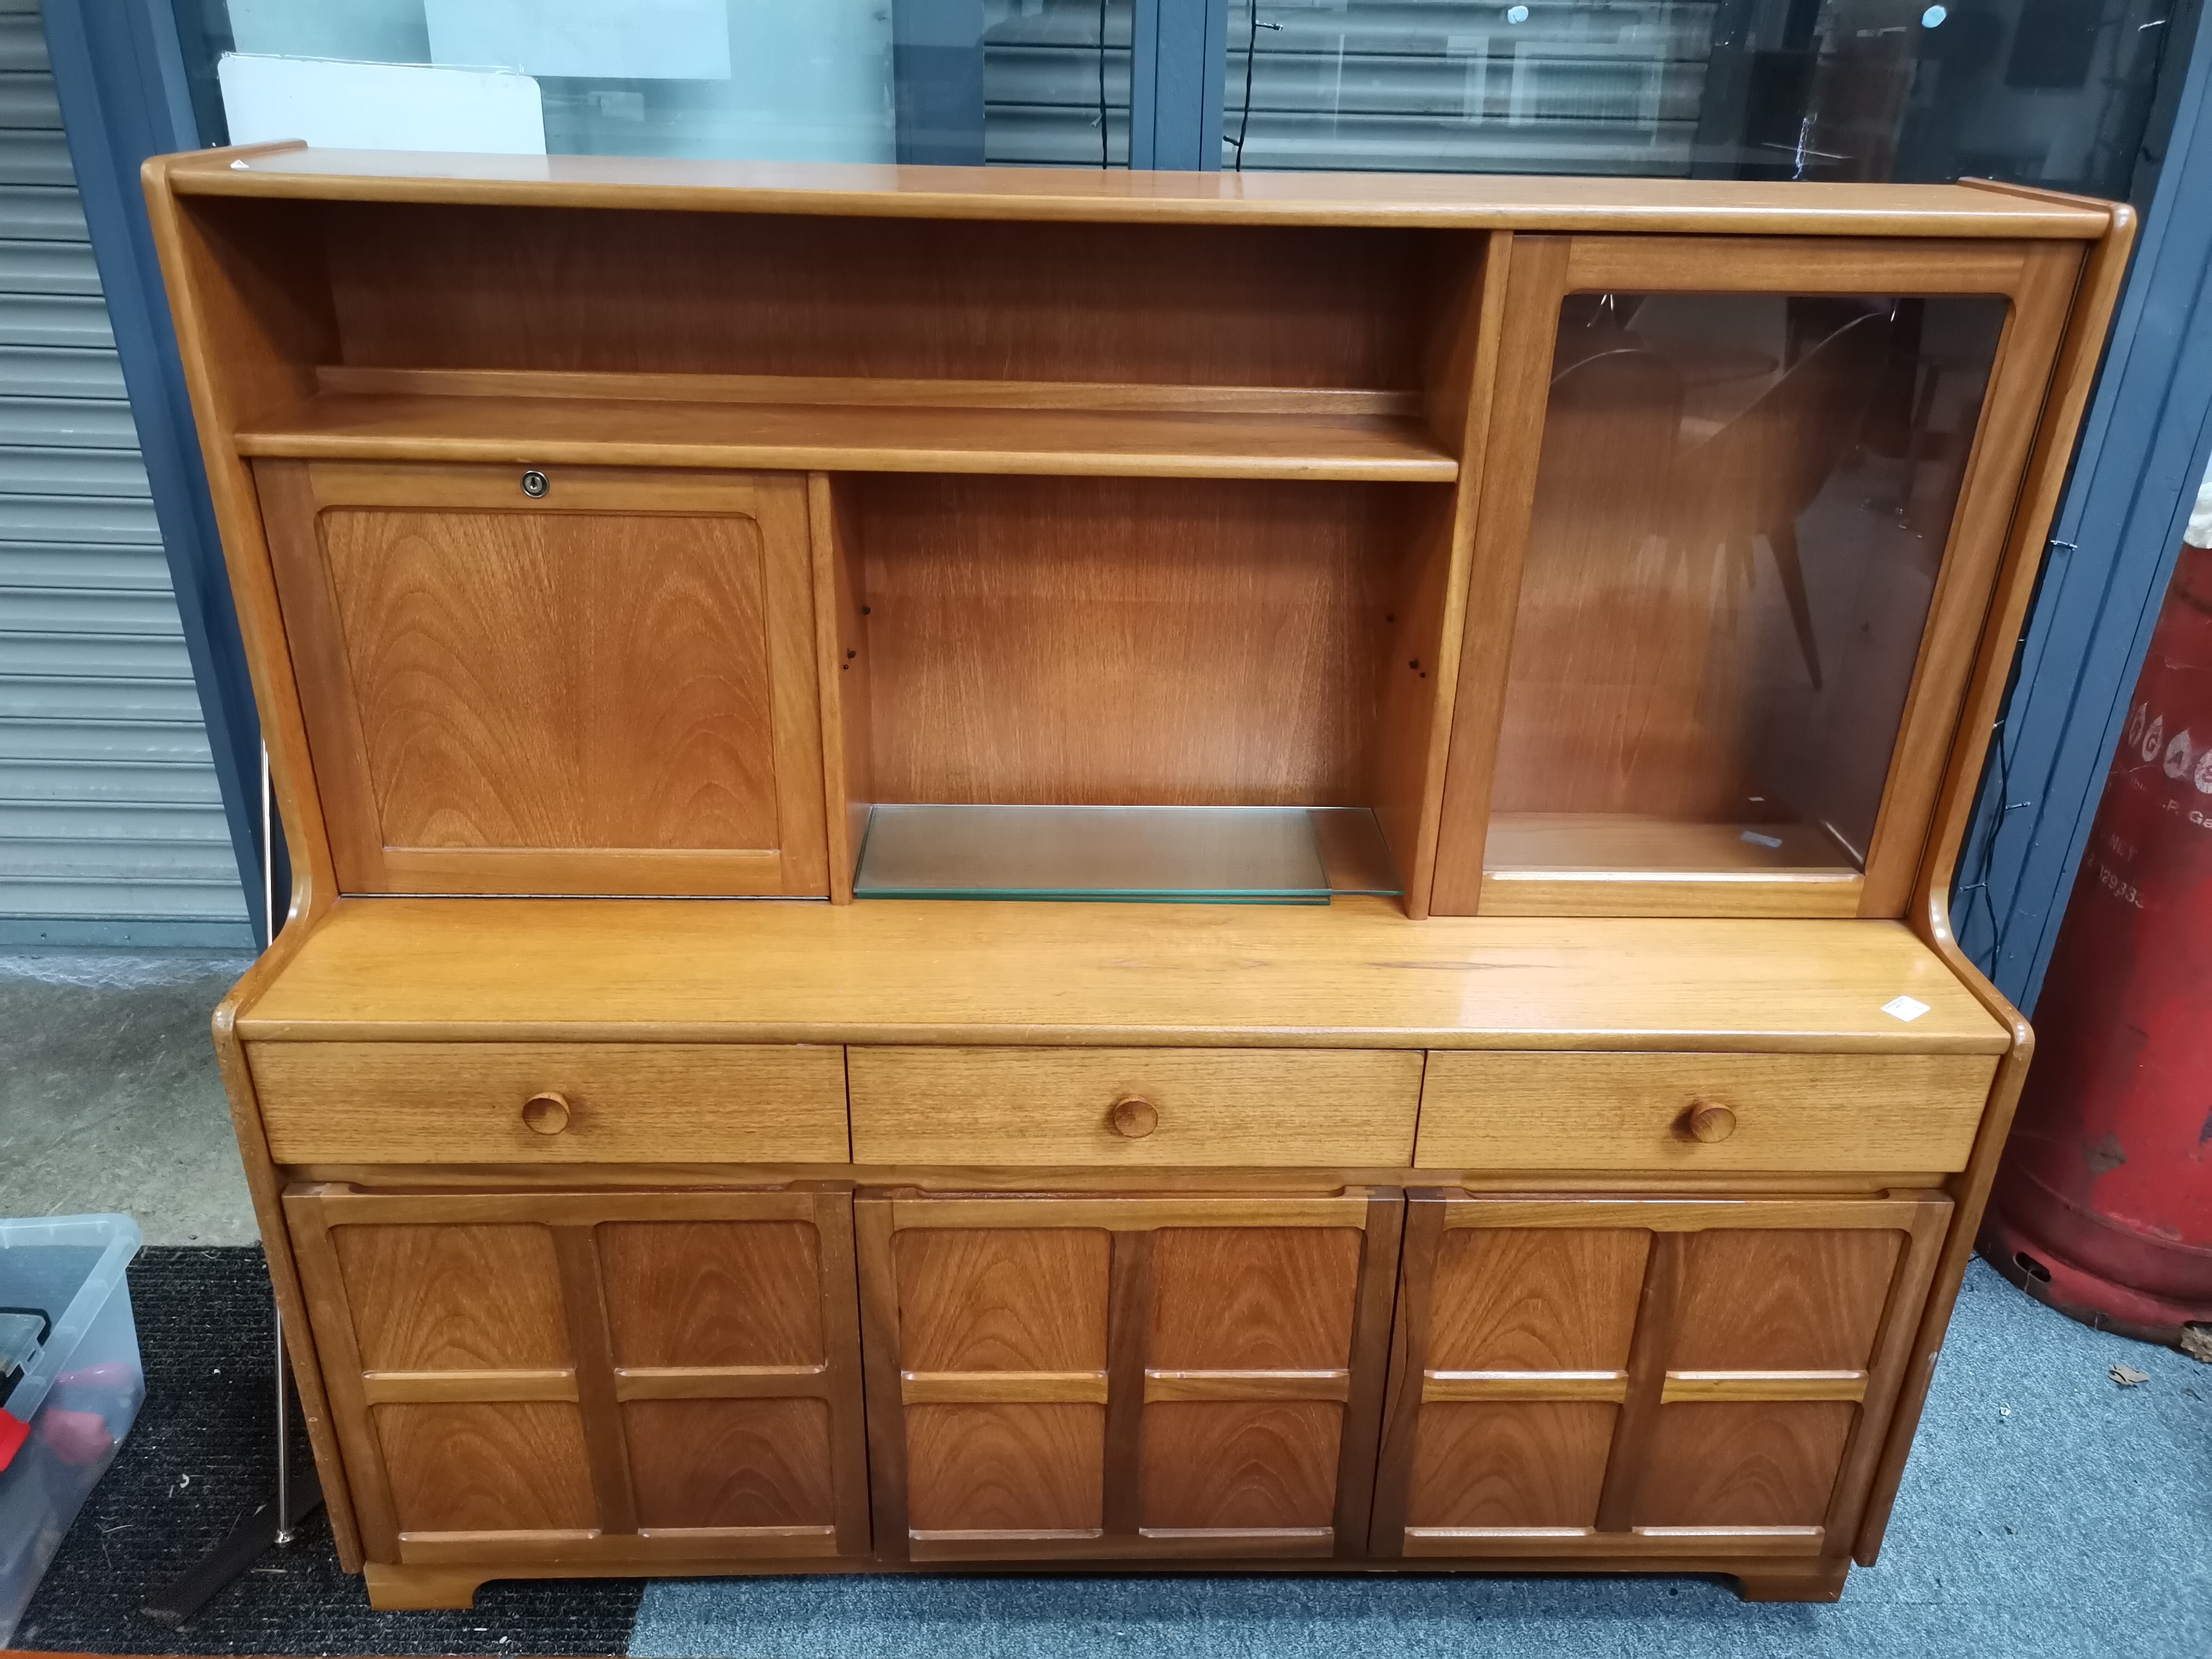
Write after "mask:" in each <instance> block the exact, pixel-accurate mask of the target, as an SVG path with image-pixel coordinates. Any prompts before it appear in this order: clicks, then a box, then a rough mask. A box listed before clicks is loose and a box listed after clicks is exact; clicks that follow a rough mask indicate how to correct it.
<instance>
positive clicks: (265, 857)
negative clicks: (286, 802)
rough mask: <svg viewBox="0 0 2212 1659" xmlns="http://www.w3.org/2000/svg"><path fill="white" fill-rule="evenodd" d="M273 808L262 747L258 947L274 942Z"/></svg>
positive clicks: (266, 752)
mask: <svg viewBox="0 0 2212 1659" xmlns="http://www.w3.org/2000/svg"><path fill="white" fill-rule="evenodd" d="M275 943H276V805H275V801H274V799H273V797H272V794H271V792H270V787H269V745H268V744H265V743H264V744H262V745H261V945H262V948H263V949H264V950H266V949H267V948H268V947H269V946H270V945H274V944H275Z"/></svg>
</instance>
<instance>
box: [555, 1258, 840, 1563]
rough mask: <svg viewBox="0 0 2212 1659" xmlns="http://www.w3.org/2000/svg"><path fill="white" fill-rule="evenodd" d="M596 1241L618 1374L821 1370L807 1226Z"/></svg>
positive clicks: (816, 1272)
mask: <svg viewBox="0 0 2212 1659" xmlns="http://www.w3.org/2000/svg"><path fill="white" fill-rule="evenodd" d="M598 1232H599V1262H600V1271H601V1273H602V1274H603V1275H604V1277H605V1285H606V1297H607V1315H608V1319H609V1322H610V1323H611V1328H612V1334H613V1358H614V1363H615V1364H617V1365H618V1366H621V1367H623V1368H624V1369H626V1370H635V1369H638V1368H641V1367H654V1368H667V1367H676V1366H696V1367H727V1366H768V1365H818V1364H821V1363H822V1361H823V1335H822V1308H821V1291H820V1284H821V1277H822V1264H821V1252H820V1249H819V1247H818V1246H817V1243H816V1233H815V1230H814V1229H813V1228H812V1227H811V1226H808V1225H806V1224H805V1223H804V1222H797V1221H659V1222H607V1223H604V1224H602V1225H600V1226H599V1229H598ZM824 1462H825V1464H826V1462H827V1459H826V1458H825V1459H824ZM700 1524H702V1525H704V1524H706V1523H705V1522H702V1523H700ZM731 1524H732V1525H735V1524H738V1523H736V1522H732V1523H731ZM746 1524H750V1523H746Z"/></svg>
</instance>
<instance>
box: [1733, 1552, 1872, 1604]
mask: <svg viewBox="0 0 2212 1659" xmlns="http://www.w3.org/2000/svg"><path fill="white" fill-rule="evenodd" d="M1850 1574H1851V1564H1850V1562H1848V1561H1838V1562H1837V1563H1836V1564H1835V1565H1833V1566H1829V1565H1825V1564H1824V1565H1821V1566H1820V1568H1818V1569H1817V1570H1815V1571H1812V1572H1740V1573H1738V1574H1736V1576H1735V1593H1736V1595H1739V1596H1740V1597H1741V1598H1742V1599H1743V1600H1744V1601H1842V1600H1843V1599H1844V1580H1845V1579H1846V1578H1848V1577H1850Z"/></svg>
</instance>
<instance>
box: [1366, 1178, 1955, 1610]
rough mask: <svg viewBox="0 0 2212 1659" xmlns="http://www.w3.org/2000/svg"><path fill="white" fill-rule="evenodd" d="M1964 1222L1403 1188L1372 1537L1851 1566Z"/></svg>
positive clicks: (1938, 1209) (1839, 1204)
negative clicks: (1926, 1321)
mask: <svg viewBox="0 0 2212 1659" xmlns="http://www.w3.org/2000/svg"><path fill="white" fill-rule="evenodd" d="M1950 1214H1951V1204H1950V1200H1948V1199H1947V1198H1944V1197H1942V1195H1940V1194H1918V1193H1914V1194H1902V1195H1899V1194H1893V1195H1890V1196H1887V1197H1882V1198H1866V1199H1782V1198H1776V1199H1711V1200H1706V1199H1613V1198H1592V1199H1533V1198H1474V1197H1469V1196H1467V1195H1466V1194H1461V1193H1458V1192H1455V1191H1434V1190H1431V1191H1417V1192H1414V1193H1413V1194H1408V1196H1407V1221H1406V1245H1405V1250H1404V1258H1403V1261H1404V1265H1403V1268H1402V1272H1401V1282H1400V1287H1399V1294H1398V1305H1397V1319H1396V1329H1395V1333H1394V1336H1393V1344H1392V1351H1391V1365H1390V1397H1389V1407H1388V1410H1387V1414H1386V1419H1385V1427H1384V1431H1383V1449H1382V1455H1381V1462H1380V1470H1379V1474H1378V1476H1377V1480H1376V1497H1375V1509H1374V1528H1375V1532H1374V1553H1376V1555H1377V1556H1386V1557H1388V1556H1410V1555H1423V1556H1462V1557H1469V1558H1481V1557H1493V1558H1495V1557H1506V1558H1511V1557H1521V1558H1531V1557H1542V1558H1547V1559H1576V1558H1578V1557H1583V1556H1588V1557H1592V1558H1605V1559H1610V1560H1615V1561H1618V1560H1620V1559H1623V1558H1633V1557H1637V1556H1644V1557H1651V1558H1655V1559H1656V1558H1659V1557H1673V1558H1679V1557H1681V1556H1684V1555H1698V1556H1723V1557H1725V1556H1741V1557H1744V1558H1746V1559H1769V1560H1774V1559H1780V1560H1789V1559H1798V1560H1802V1561H1803V1562H1804V1563H1805V1565H1806V1566H1807V1567H1808V1570H1809V1569H1811V1568H1813V1567H1815V1566H1817V1565H1820V1564H1822V1563H1827V1564H1831V1565H1838V1566H1839V1565H1843V1564H1844V1561H1845V1560H1846V1559H1847V1558H1848V1557H1849V1555H1850V1549H1851V1544H1852V1539H1853V1534H1854V1533H1855V1531H1856V1529H1857V1520H1858V1516H1859V1514H1860V1511H1861V1510H1863V1507H1864V1505H1865V1502H1866V1497H1867V1492H1868V1487H1869V1482H1870V1481H1871V1480H1872V1478H1873V1474H1874V1464H1875V1459H1876V1458H1877V1457H1878V1456H1879V1455H1880V1452H1881V1442H1882V1438H1883V1432H1884V1430H1885V1429H1886V1427H1887V1424H1888V1420H1889V1416H1890V1412H1891V1409H1892V1407H1893V1405H1894V1403H1895V1401H1896V1398H1897V1393H1898V1389H1899V1385H1900V1383H1902V1381H1903V1378H1904V1372H1905V1364H1906V1362H1907V1360H1908V1358H1909V1353H1908V1349H1909V1346H1910V1344H1911V1338H1912V1333H1913V1330H1914V1328H1916V1326H1917V1323H1918V1321H1919V1317H1920V1310H1921V1305H1922V1304H1923V1302H1924V1301H1925V1299H1926V1297H1927V1294H1928V1286H1929V1279H1930V1277H1931V1276H1932V1274H1933V1273H1934V1271H1935V1265H1936V1252H1937V1250H1938V1249H1940V1247H1941V1246H1942V1240H1943V1237H1944V1233H1945V1231H1946V1230H1947V1228H1948V1225H1949V1220H1950Z"/></svg>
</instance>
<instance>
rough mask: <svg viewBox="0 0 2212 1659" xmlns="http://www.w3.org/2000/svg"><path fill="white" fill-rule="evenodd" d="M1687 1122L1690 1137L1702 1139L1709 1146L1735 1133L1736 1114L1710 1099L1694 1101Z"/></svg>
mask: <svg viewBox="0 0 2212 1659" xmlns="http://www.w3.org/2000/svg"><path fill="white" fill-rule="evenodd" d="M1685 1122H1686V1126H1687V1127H1688V1128H1689V1131H1690V1139H1692V1140H1702V1141H1704V1142H1705V1144H1706V1145H1707V1146H1711V1145H1712V1144H1713V1143H1714V1142H1716V1141H1721V1140H1726V1139H1728V1138H1729V1136H1730V1135H1732V1134H1734V1133H1735V1113H1734V1112H1731V1111H1730V1110H1729V1109H1728V1108H1727V1107H1725V1106H1719V1105H1716V1104H1714V1103H1712V1102H1711V1101H1710V1100H1699V1101H1692V1103H1690V1114H1689V1116H1688V1117H1687V1118H1686V1120H1685Z"/></svg>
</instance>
